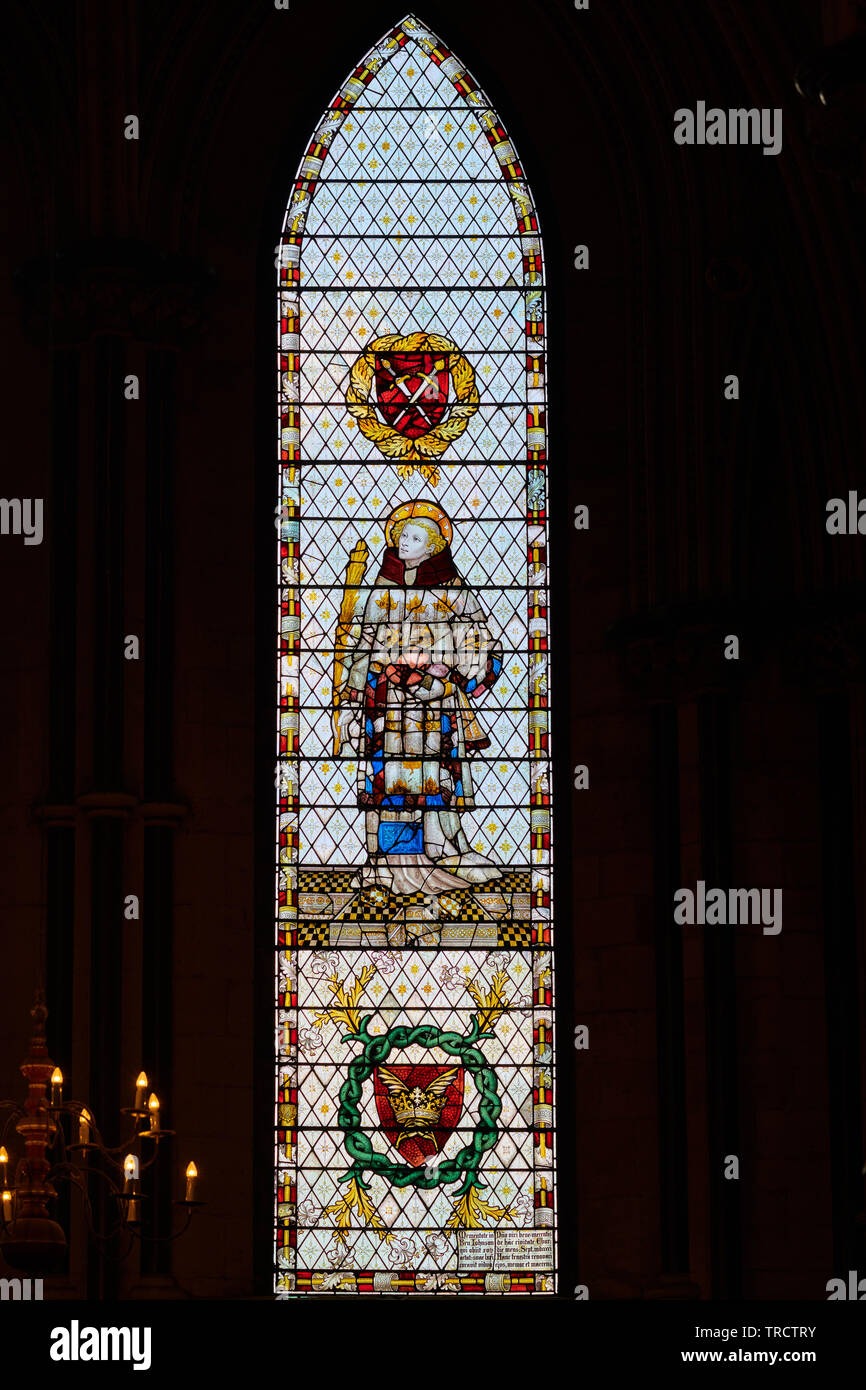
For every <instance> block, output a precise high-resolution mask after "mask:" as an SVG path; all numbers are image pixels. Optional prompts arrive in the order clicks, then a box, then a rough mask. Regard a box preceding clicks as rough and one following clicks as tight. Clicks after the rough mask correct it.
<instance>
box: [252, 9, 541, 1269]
mask: <svg viewBox="0 0 866 1390" xmlns="http://www.w3.org/2000/svg"><path fill="white" fill-rule="evenodd" d="M278 260H279V329H278V340H279V346H278V414H279V422H278V436H279V460H280V461H279V502H278V508H277V510H278V521H277V526H278V531H279V578H278V582H279V595H280V599H279V623H280V639H279V640H280V655H279V673H278V687H279V732H278V757H279V761H278V764H277V774H276V779H275V780H276V787H277V840H278V847H277V858H278V862H277V881H276V899H277V927H276V949H277V1039H278V1042H277V1059H276V1142H275V1163H276V1198H275V1218H276V1220H275V1224H276V1241H275V1286H276V1290H277V1293H278V1295H280V1296H289V1295H302V1294H304V1293H322V1292H334V1293H360V1294H375V1293H384V1294H393V1293H406V1294H411V1293H414V1292H419V1293H425V1294H429V1293H431V1292H433V1293H442V1294H460V1293H468V1294H476V1295H477V1294H479V1293H485V1292H486V1293H491V1294H508V1293H516V1294H525V1293H527V1292H530V1293H542V1294H543V1293H551V1292H554V1291H555V1289H556V1265H557V1255H556V1219H555V1202H556V1191H555V1182H554V1120H553V1097H554V1058H553V974H552V971H553V957H552V899H551V860H552V846H551V785H550V741H549V740H550V735H549V728H548V682H549V662H550V653H549V646H548V590H547V567H546V566H547V500H546V499H547V453H546V448H545V429H546V423H545V306H544V278H543V265H542V252H541V241H540V235H539V228H538V222H537V218H536V213H535V209H534V205H533V201H532V196H531V193H530V190H529V187H528V185H527V182H526V179H525V176H524V173H523V170H522V168H521V165H520V161H519V157H518V155H517V152H516V151H515V149H514V147H513V145H512V144H511V142H510V140H509V138H508V135H507V133H506V131H505V130H504V129H503V127H502V124H501V122H500V121H499V119H498V117H497V115H496V113H495V111H494V110H493V108H492V107H491V105H490V102H489V100H488V98H487V97H486V95H485V94H484V93H483V92H482V91H481V90H480V89H479V88H478V86H477V84H476V83H475V81H474V79H473V78H472V76H471V75H470V74H469V73H468V72H467V71H466V69H465V67H464V66H463V64H462V63H461V62H460V60H459V59H458V58H457V57H455V55H454V54H453V53H452V52H450V50H449V49H448V48H446V47H445V45H444V44H443V43H442V42H441V41H440V40H439V39H438V38H437V37H436V36H435V35H434V34H432V33H431V32H430V31H429V29H427V28H426V27H425V25H424V24H423V23H421V22H420V21H419V20H418V19H416V18H414V17H412V16H408V17H407V18H406V19H404V20H403V21H402V23H401V24H399V25H398V26H397V27H396V28H395V29H393V30H392V31H391V32H390V33H389V34H387V35H386V36H385V37H384V38H383V39H382V40H381V41H380V42H379V43H377V44H376V45H375V46H374V47H373V48H372V49H371V50H370V52H369V53H368V54H367V56H366V57H365V58H364V59H363V60H362V62H361V63H360V65H359V66H358V67H357V68H356V69H355V71H354V72H353V73H352V74H351V75H350V76H349V77H348V78H347V79H346V81H345V82H344V84H343V86H342V87H341V88H340V90H339V91H338V93H337V95H336V96H335V97H334V100H333V102H332V103H331V105H330V107H329V108H328V110H327V111H326V112H325V113H324V115H323V117H322V120H321V122H320V124H319V125H318V127H317V128H316V130H315V132H314V134H313V136H312V139H311V141H310V144H309V147H308V149H307V153H306V154H305V156H304V158H303V159H302V161H301V165H300V169H299V171H298V175H297V178H296V180H295V183H294V187H293V190H292V194H291V197H290V200H289V205H288V209H287V211H286V216H285V223H284V227H283V233H282V238H281V246H280V256H279V258H278Z"/></svg>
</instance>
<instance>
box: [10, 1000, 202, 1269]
mask: <svg viewBox="0 0 866 1390" xmlns="http://www.w3.org/2000/svg"><path fill="white" fill-rule="evenodd" d="M47 1015H48V1010H47V1008H46V1007H45V999H44V995H43V991H42V990H41V989H39V990H37V991H36V998H35V1002H34V1004H33V1008H32V1009H31V1010H30V1017H31V1018H32V1020H33V1032H32V1035H31V1038H30V1047H29V1050H28V1053H27V1056H26V1057H25V1059H24V1061H23V1062H22V1063H21V1073H22V1075H23V1076H24V1078H25V1079H26V1081H27V1089H28V1095H27V1099H26V1100H25V1101H24V1103H23V1105H22V1104H20V1103H18V1102H15V1101H0V1112H2V1111H6V1112H8V1113H7V1114H6V1116H5V1119H4V1120H3V1122H2V1130H0V1140H2V1142H0V1206H2V1213H0V1251H2V1254H3V1258H4V1259H5V1261H6V1263H7V1264H8V1265H10V1266H11V1267H12V1268H13V1269H19V1270H22V1271H24V1272H25V1273H28V1274H50V1273H52V1272H53V1271H54V1270H56V1269H57V1268H58V1267H59V1266H60V1265H61V1264H62V1262H63V1259H64V1257H65V1255H66V1251H67V1248H68V1242H67V1237H66V1232H65V1231H64V1229H63V1227H62V1226H61V1225H60V1224H59V1223H58V1222H57V1221H56V1220H55V1219H54V1217H53V1216H52V1207H53V1204H54V1203H55V1201H56V1198H57V1195H58V1192H57V1188H58V1185H59V1184H62V1183H68V1184H69V1185H70V1187H75V1188H77V1189H78V1191H79V1192H80V1193H81V1195H82V1198H83V1203H84V1212H85V1216H86V1220H87V1226H88V1229H89V1230H90V1232H91V1234H92V1235H93V1236H94V1237H95V1238H96V1239H97V1240H102V1241H107V1240H110V1239H112V1238H113V1237H114V1236H116V1235H119V1234H120V1233H125V1234H126V1235H127V1236H128V1238H129V1241H128V1246H127V1248H126V1250H125V1251H124V1252H123V1253H122V1255H121V1258H124V1257H125V1256H126V1255H128V1254H129V1253H130V1251H131V1250H132V1248H133V1245H134V1243H135V1241H136V1239H138V1240H141V1238H142V1230H141V1204H142V1202H143V1201H145V1200H146V1197H145V1196H144V1195H143V1194H142V1191H141V1179H142V1174H143V1173H145V1172H147V1171H148V1170H149V1169H151V1168H152V1167H153V1166H154V1164H155V1163H156V1161H157V1157H158V1155H159V1147H160V1144H162V1143H163V1142H164V1141H165V1140H166V1139H168V1138H170V1137H171V1135H173V1134H174V1131H173V1130H170V1129H165V1128H163V1126H162V1125H161V1123H160V1114H159V1109H160V1107H159V1099H158V1097H157V1096H156V1095H155V1094H154V1093H151V1094H150V1095H149V1096H147V1099H145V1096H146V1095H147V1090H148V1079H147V1076H146V1075H145V1073H144V1072H141V1073H140V1074H139V1076H138V1078H137V1080H136V1083H135V1100H134V1103H133V1104H132V1105H131V1106H130V1107H128V1108H126V1109H124V1110H122V1111H121V1113H122V1114H123V1115H125V1116H127V1117H128V1120H129V1121H130V1124H131V1131H130V1133H129V1134H128V1136H127V1138H126V1139H125V1140H124V1141H123V1142H122V1143H121V1144H119V1145H118V1146H117V1147H116V1148H109V1147H108V1146H107V1145H106V1144H105V1143H104V1142H103V1139H102V1136H101V1134H100V1132H99V1128H98V1126H97V1124H96V1121H95V1119H94V1117H93V1115H92V1114H91V1112H90V1110H89V1109H88V1108H87V1106H86V1105H84V1104H82V1103H80V1102H78V1101H64V1099H63V1076H62V1073H61V1071H60V1068H59V1067H56V1066H55V1065H54V1063H53V1061H52V1060H51V1058H50V1057H49V1055H48V1048H47V1045H46V1040H45V1020H46V1017H47ZM13 1133H15V1134H17V1135H18V1137H19V1139H20V1140H21V1141H22V1142H23V1154H22V1155H21V1156H20V1157H19V1158H18V1160H17V1163H14V1164H13V1163H12V1162H11V1160H10V1158H9V1153H8V1150H7V1147H6V1146H7V1142H10V1143H11V1142H12V1134H13ZM185 1176H186V1186H185V1191H184V1197H183V1199H182V1200H181V1201H178V1202H175V1203H174V1206H176V1207H178V1208H180V1209H181V1212H182V1213H183V1214H184V1220H183V1223H182V1225H181V1226H180V1229H178V1230H177V1231H175V1232H173V1233H172V1234H171V1235H166V1236H150V1235H149V1236H148V1239H154V1240H159V1241H170V1240H176V1239H177V1238H178V1237H179V1236H181V1235H183V1233H184V1232H185V1231H186V1230H187V1228H188V1226H189V1223H190V1221H191V1220H192V1215H193V1212H194V1210H195V1208H196V1207H199V1206H201V1205H202V1203H201V1202H200V1201H197V1200H196V1196H195V1193H196V1184H197V1180H198V1170H197V1169H196V1165H195V1164H194V1163H190V1164H189V1165H188V1167H187V1169H186V1175H185ZM91 1179H97V1180H98V1181H99V1182H101V1183H103V1184H104V1185H105V1189H106V1192H107V1194H108V1197H109V1199H110V1201H111V1202H112V1203H113V1204H114V1206H115V1209H116V1216H115V1219H114V1220H113V1222H111V1223H109V1225H108V1228H107V1229H105V1230H101V1231H100V1230H97V1229H96V1226H95V1223H94V1217H93V1209H92V1204H91V1200H90V1191H89V1188H90V1180H91Z"/></svg>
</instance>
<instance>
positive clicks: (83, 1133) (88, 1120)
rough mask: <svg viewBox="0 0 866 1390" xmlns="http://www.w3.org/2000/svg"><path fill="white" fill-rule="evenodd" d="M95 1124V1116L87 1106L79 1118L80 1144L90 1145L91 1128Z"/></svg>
mask: <svg viewBox="0 0 866 1390" xmlns="http://www.w3.org/2000/svg"><path fill="white" fill-rule="evenodd" d="M92 1123H93V1116H92V1115H91V1113H90V1111H89V1110H88V1108H87V1106H86V1105H85V1106H84V1108H83V1109H82V1111H81V1114H80V1115H79V1116H78V1142H79V1144H89V1143H90V1126H91V1124H92Z"/></svg>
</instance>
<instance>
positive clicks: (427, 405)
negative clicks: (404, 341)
mask: <svg viewBox="0 0 866 1390" xmlns="http://www.w3.org/2000/svg"><path fill="white" fill-rule="evenodd" d="M450 380H451V377H450V372H449V362H448V354H447V353H439V354H437V353H433V352H388V353H379V352H377V353H376V399H377V400H378V402H379V409H380V411H381V412H382V417H383V419H384V420H385V423H386V424H387V425H390V426H391V428H392V429H394V430H396V431H397V433H398V434H402V435H405V437H406V438H407V439H418V438H419V436H420V435H422V434H427V432H428V431H429V430H432V429H434V428H435V427H436V425H438V424H439V423H440V421H441V420H442V419H443V418H444V416H445V409H446V407H447V405H448V384H449V382H450Z"/></svg>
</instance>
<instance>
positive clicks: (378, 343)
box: [346, 333, 479, 487]
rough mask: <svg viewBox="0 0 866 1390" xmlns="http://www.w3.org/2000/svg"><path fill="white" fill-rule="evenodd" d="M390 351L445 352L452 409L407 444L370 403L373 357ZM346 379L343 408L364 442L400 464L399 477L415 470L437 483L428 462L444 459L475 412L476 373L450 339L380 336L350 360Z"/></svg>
mask: <svg viewBox="0 0 866 1390" xmlns="http://www.w3.org/2000/svg"><path fill="white" fill-rule="evenodd" d="M389 351H390V352H434V353H435V352H447V353H448V360H449V371H450V373H451V380H452V382H453V384H454V394H455V395H456V397H457V404H456V405H453V406H452V407H451V411H450V413H449V415H448V419H447V420H443V421H442V423H441V424H439V425H434V426H433V427H432V429H429V430H428V431H427V433H426V434H422V435H419V437H418V438H417V439H407V438H406V436H405V435H403V434H399V433H398V431H397V430H395V429H392V428H391V426H390V425H383V424H382V421H381V420H379V419H377V417H376V412H375V410H374V408H373V406H372V405H371V404H370V391H371V389H372V386H373V379H374V376H375V373H376V353H378V352H389ZM349 380H350V384H349V389H348V391H347V392H346V406H347V407H348V410H349V414H350V415H354V417H355V419H356V420H357V421H358V428H359V429H360V431H361V433H362V434H363V435H364V436H365V438H367V439H370V440H372V442H373V443H374V444H375V445H376V448H377V449H379V451H380V452H381V453H383V454H384V455H385V457H386V458H389V459H396V460H399V462H398V463H397V472H398V474H399V475H400V477H401V478H408V477H410V476H411V474H412V473H413V471H414V470H415V468H416V467H417V469H418V472H419V473H420V474H421V475H422V477H424V478H426V479H427V481H428V482H430V483H432V484H433V486H434V487H435V486H436V484H437V483H438V481H439V469H438V468H437V467H436V465H435V464H434V463H433V462H432V460H433V459H435V458H438V456H439V455H440V454H443V453H444V452H445V450H446V449H447V448H448V445H449V444H450V443H452V441H453V440H455V439H459V437H460V435H461V434H462V433H463V431H464V430H465V428H466V426H467V425H468V423H469V420H470V417H471V416H473V415H474V414H475V412H476V410H477V409H478V401H479V395H478V388H477V387H476V385H475V373H474V371H473V370H472V367H471V366H470V364H469V363H468V362H467V361H466V358H465V357H464V356H463V353H462V352H460V350H459V349H458V348H457V347H455V345H454V343H452V342H451V341H450V339H448V338H443V337H442V336H441V334H439V333H409V334H407V335H406V336H405V337H403V336H401V335H400V334H399V333H385V334H384V335H383V336H382V337H381V338H374V339H373V342H372V343H370V345H369V347H368V348H367V350H366V351H365V352H362V353H361V355H360V356H359V357H357V358H356V359H355V362H354V365H353V367H352V373H351V377H350V379H349Z"/></svg>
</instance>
